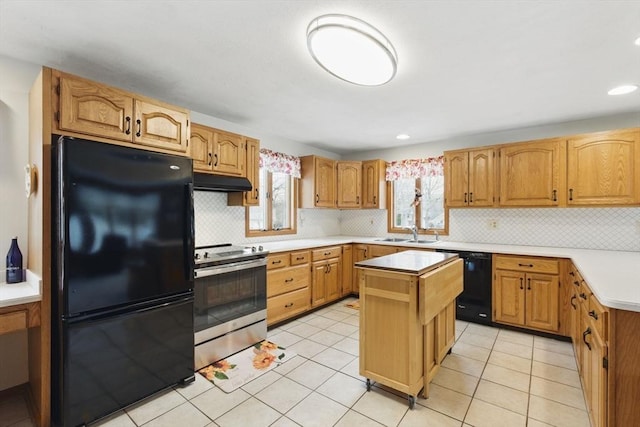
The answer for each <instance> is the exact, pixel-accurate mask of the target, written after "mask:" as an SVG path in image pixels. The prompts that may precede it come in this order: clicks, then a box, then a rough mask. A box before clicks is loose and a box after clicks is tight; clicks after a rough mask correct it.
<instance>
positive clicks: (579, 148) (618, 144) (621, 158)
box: [567, 128, 640, 205]
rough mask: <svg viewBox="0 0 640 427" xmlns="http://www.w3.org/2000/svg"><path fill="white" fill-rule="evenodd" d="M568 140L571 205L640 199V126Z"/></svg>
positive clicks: (627, 203)
mask: <svg viewBox="0 0 640 427" xmlns="http://www.w3.org/2000/svg"><path fill="white" fill-rule="evenodd" d="M567 144H568V146H567V190H568V194H567V204H568V205H635V204H638V203H639V202H640V128H633V129H622V130H617V131H607V132H598V133H593V134H587V135H583V136H577V137H573V138H569V140H568V142H567Z"/></svg>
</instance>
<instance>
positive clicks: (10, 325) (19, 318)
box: [0, 310, 27, 335]
mask: <svg viewBox="0 0 640 427" xmlns="http://www.w3.org/2000/svg"><path fill="white" fill-rule="evenodd" d="M21 329H27V310H20V311H12V312H10V313H4V314H0V335H1V334H6V333H9V332H14V331H19V330H21Z"/></svg>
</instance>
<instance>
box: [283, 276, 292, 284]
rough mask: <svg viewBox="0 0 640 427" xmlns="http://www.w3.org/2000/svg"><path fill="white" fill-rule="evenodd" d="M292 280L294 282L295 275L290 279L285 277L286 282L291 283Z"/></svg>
mask: <svg viewBox="0 0 640 427" xmlns="http://www.w3.org/2000/svg"><path fill="white" fill-rule="evenodd" d="M291 282H293V277H292V278H290V279H284V283H291Z"/></svg>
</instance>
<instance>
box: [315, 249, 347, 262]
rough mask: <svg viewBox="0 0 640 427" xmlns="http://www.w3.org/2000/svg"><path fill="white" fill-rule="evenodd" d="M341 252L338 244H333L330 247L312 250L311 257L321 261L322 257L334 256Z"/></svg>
mask: <svg viewBox="0 0 640 427" xmlns="http://www.w3.org/2000/svg"><path fill="white" fill-rule="evenodd" d="M341 254H342V248H341V247H340V246H333V247H330V248H322V249H316V250H315V251H313V252H312V255H311V259H312V260H313V261H321V260H323V259H329V258H336V257H339V256H340V255H341Z"/></svg>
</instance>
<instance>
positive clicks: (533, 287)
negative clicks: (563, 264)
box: [525, 273, 559, 332]
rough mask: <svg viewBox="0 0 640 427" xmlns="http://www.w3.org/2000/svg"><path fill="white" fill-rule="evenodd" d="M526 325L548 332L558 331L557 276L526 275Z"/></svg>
mask: <svg viewBox="0 0 640 427" xmlns="http://www.w3.org/2000/svg"><path fill="white" fill-rule="evenodd" d="M525 280H526V288H527V292H526V294H527V296H526V301H527V303H526V310H525V312H526V322H525V323H526V325H527V326H530V327H532V328H537V329H545V330H548V331H553V332H555V331H557V330H558V294H559V284H558V283H559V282H558V276H555V275H550V274H535V273H527V275H526V277H525Z"/></svg>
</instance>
